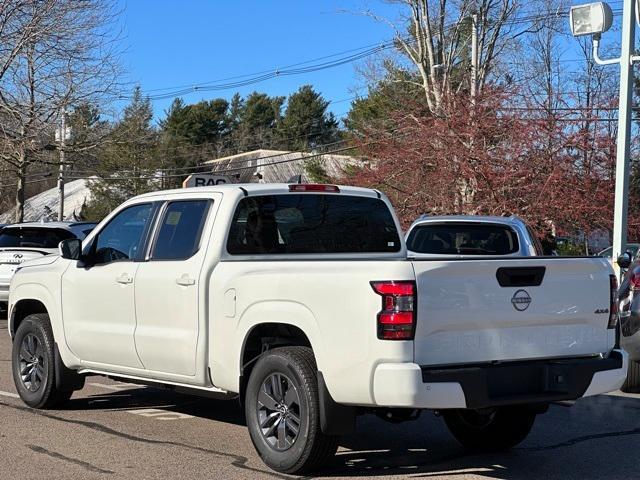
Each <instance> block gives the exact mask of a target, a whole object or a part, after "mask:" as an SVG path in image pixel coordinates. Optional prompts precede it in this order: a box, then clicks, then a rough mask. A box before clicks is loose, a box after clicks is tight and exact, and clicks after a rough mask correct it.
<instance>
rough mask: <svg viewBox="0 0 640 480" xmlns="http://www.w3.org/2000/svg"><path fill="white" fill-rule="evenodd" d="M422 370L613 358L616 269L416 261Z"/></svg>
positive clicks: (575, 262)
mask: <svg viewBox="0 0 640 480" xmlns="http://www.w3.org/2000/svg"><path fill="white" fill-rule="evenodd" d="M412 264H413V267H414V271H415V275H416V282H417V290H418V305H417V306H418V308H417V325H416V332H415V342H414V349H415V352H414V356H415V361H416V363H418V364H420V365H452V364H461V363H465V364H469V363H482V362H491V361H507V360H524V359H535V358H550V357H571V356H582V355H593V354H597V353H601V352H607V351H608V350H610V348H611V347H612V345H609V343H610V342H611V340H610V339H611V337H610V336H609V335H608V330H607V324H608V320H609V307H610V290H611V288H610V278H609V275H610V274H613V271H612V270H611V267H610V266H609V264H608V263H607V262H606V260H604V259H602V258H559V257H558V258H553V257H528V258H517V259H515V258H514V259H482V260H413V261H412Z"/></svg>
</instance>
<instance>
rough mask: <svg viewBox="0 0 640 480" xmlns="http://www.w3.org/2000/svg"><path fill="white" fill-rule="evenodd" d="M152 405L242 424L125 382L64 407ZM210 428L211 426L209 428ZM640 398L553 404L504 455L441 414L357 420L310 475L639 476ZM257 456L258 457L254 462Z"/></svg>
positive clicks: (202, 404)
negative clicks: (470, 443) (468, 441)
mask: <svg viewBox="0 0 640 480" xmlns="http://www.w3.org/2000/svg"><path fill="white" fill-rule="evenodd" d="M141 408H157V409H163V410H166V411H169V412H177V413H182V414H186V415H189V416H193V417H196V418H204V419H208V420H212V421H215V422H223V423H231V424H234V425H245V420H244V414H243V411H242V408H241V407H240V405H239V403H238V402H237V401H233V400H231V401H220V400H211V399H206V398H198V397H192V396H187V395H181V394H176V393H174V392H171V391H164V390H157V389H154V388H144V387H135V386H133V387H131V389H127V390H122V391H118V392H113V393H105V394H98V395H91V396H89V397H84V398H77V399H72V400H71V402H69V404H68V405H67V407H66V409H67V410H94V411H95V410H103V411H109V410H110V411H134V410H136V409H141ZM214 428H215V427H214ZM638 450H640V397H638V396H632V395H627V396H622V395H602V396H598V397H593V398H588V399H584V400H581V401H579V402H577V404H576V405H575V406H574V407H572V408H566V407H561V406H551V408H550V409H549V412H548V413H546V414H544V415H541V416H539V417H538V418H537V420H536V424H535V426H534V429H533V431H532V432H531V434H530V436H529V437H528V438H527V439H526V440H525V441H524V442H523V443H522V444H521V445H520V446H518V447H517V448H515V449H513V450H511V451H509V452H504V453H495V454H476V453H471V452H467V451H465V450H464V449H463V448H462V447H461V446H459V444H458V443H457V442H456V441H455V440H454V439H453V437H452V436H451V435H450V434H449V432H448V431H447V429H446V427H445V425H444V422H443V421H442V419H440V418H438V417H436V416H435V415H433V414H432V413H431V412H423V414H422V416H421V417H420V418H419V419H418V420H416V421H413V422H409V423H403V424H390V423H387V422H384V421H382V420H380V419H379V418H377V417H375V416H373V415H365V416H363V417H359V419H358V425H357V429H356V432H355V433H354V434H353V435H350V436H347V437H344V438H343V439H342V441H341V447H340V450H339V451H338V454H337V455H336V458H335V460H334V462H333V463H332V464H331V465H327V466H326V468H325V469H323V470H322V471H321V472H318V473H317V474H316V475H314V477H352V476H353V477H357V476H360V477H368V476H394V475H395V476H402V477H416V478H429V477H437V476H446V477H451V478H453V477H475V478H478V477H479V478H498V479H504V480H512V479H514V480H516V479H517V480H520V479H531V480H534V479H535V480H539V479H540V478H544V479H545V480H554V479H558V480H560V479H563V480H564V479H566V478H580V479H600V478H607V479H613V478H625V479H628V478H637V471H638V467H640V460H638V459H637V455H636V452H637V451H638ZM256 461H258V460H256Z"/></svg>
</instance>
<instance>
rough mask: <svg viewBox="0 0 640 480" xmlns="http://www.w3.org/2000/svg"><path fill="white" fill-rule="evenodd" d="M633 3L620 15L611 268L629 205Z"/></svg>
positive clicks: (621, 247) (622, 242)
mask: <svg viewBox="0 0 640 480" xmlns="http://www.w3.org/2000/svg"><path fill="white" fill-rule="evenodd" d="M635 8H636V1H635V0H624V2H623V11H622V49H621V52H620V98H619V104H618V144H617V148H616V192H615V202H614V213H613V252H612V257H611V258H613V259H614V262H613V265H614V269H615V270H616V274H618V275H619V274H620V267H619V266H618V263H617V262H615V259H617V258H618V256H619V255H620V254H621V253H623V252H625V251H626V249H627V210H628V204H629V157H630V145H629V144H630V140H631V107H632V100H633V60H634V59H633V58H632V55H633V50H634V43H635V26H636V23H635V22H636V19H635V11H634V10H635Z"/></svg>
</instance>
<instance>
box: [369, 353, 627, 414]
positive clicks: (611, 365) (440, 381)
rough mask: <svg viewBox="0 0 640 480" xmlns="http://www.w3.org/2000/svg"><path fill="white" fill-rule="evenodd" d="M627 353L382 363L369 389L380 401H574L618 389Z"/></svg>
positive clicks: (431, 405)
mask: <svg viewBox="0 0 640 480" xmlns="http://www.w3.org/2000/svg"><path fill="white" fill-rule="evenodd" d="M627 361H628V360H627V354H626V353H625V352H623V351H621V350H613V351H612V352H611V354H610V355H609V357H607V358H601V357H594V358H572V359H562V360H536V361H525V362H512V363H500V364H488V365H482V366H473V367H448V368H421V367H420V366H419V365H416V364H406V363H405V364H380V365H378V367H377V368H376V370H375V374H374V380H373V393H374V398H375V402H376V404H377V405H379V406H387V407H405V408H427V409H446V408H486V407H497V406H506V405H518V404H532V403H549V402H557V401H563V400H576V399H578V398H581V397H586V396H591V395H597V394H600V393H606V392H610V391H614V390H617V389H619V388H620V387H621V386H622V384H623V382H624V380H625V378H626V375H627Z"/></svg>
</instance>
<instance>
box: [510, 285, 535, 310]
mask: <svg viewBox="0 0 640 480" xmlns="http://www.w3.org/2000/svg"><path fill="white" fill-rule="evenodd" d="M530 303H531V297H530V296H529V294H528V293H527V291H526V290H518V291H517V292H516V293H514V294H513V297H511V305H513V308H515V309H516V310H518V311H519V312H524V311H525V310H526V309H527V308H529V304H530Z"/></svg>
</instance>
